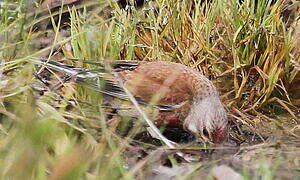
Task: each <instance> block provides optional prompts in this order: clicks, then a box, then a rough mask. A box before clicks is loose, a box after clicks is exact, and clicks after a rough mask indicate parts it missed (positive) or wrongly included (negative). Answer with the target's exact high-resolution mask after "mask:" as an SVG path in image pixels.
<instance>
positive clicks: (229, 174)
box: [210, 165, 243, 180]
mask: <svg viewBox="0 0 300 180" xmlns="http://www.w3.org/2000/svg"><path fill="white" fill-rule="evenodd" d="M210 175H211V176H212V177H213V178H214V179H216V180H227V179H231V180H241V179H243V177H242V176H241V175H240V174H239V173H237V172H235V171H234V170H233V169H232V168H230V167H228V166H226V165H221V166H217V167H214V168H212V170H211V172H210Z"/></svg>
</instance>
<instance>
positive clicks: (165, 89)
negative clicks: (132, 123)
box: [48, 60, 227, 143]
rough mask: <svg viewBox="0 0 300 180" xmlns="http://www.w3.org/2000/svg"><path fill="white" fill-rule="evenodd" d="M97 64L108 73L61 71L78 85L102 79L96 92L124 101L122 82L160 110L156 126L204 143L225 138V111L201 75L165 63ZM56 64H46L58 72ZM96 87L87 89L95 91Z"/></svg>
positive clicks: (212, 86)
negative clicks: (181, 130) (181, 131)
mask: <svg viewBox="0 0 300 180" xmlns="http://www.w3.org/2000/svg"><path fill="white" fill-rule="evenodd" d="M83 62H84V61H83ZM50 63H51V62H50ZM100 64H101V66H102V67H105V68H104V69H110V71H109V72H100V73H95V71H90V70H86V69H81V70H78V69H76V72H74V73H72V72H69V71H71V69H70V68H71V67H70V66H68V67H65V69H67V70H64V72H65V73H68V74H71V75H73V76H75V77H76V80H77V82H79V83H83V82H84V83H85V82H86V80H87V79H89V82H96V81H95V78H99V77H100V78H101V79H104V81H105V87H101V89H100V90H99V92H101V93H103V94H106V95H110V96H114V97H117V98H121V99H126V98H127V95H126V94H125V93H124V91H123V90H122V87H121V86H120V84H119V83H118V81H122V84H123V85H124V86H125V87H126V88H127V89H128V90H129V91H130V92H131V93H132V94H133V95H134V96H135V98H137V100H138V102H140V103H141V104H152V105H155V106H154V107H157V108H158V109H160V110H159V113H158V115H157V116H156V117H155V119H156V120H155V124H157V125H166V126H170V127H181V128H184V129H185V130H187V131H189V132H191V133H193V134H194V135H195V136H196V137H198V138H199V139H201V140H204V141H207V140H212V141H214V142H217V143H219V142H222V141H223V140H224V138H225V137H226V135H227V115H226V111H225V109H224V106H223V105H222V103H221V101H220V98H219V94H218V92H217V89H216V87H215V86H214V85H213V84H212V82H211V81H209V80H208V79H207V78H206V77H204V76H203V75H202V74H201V73H200V72H198V71H195V70H193V69H191V68H189V67H186V66H184V65H182V64H178V63H172V62H166V61H156V62H146V61H114V60H107V61H104V63H100ZM55 65H59V64H57V62H52V64H49V62H48V67H50V68H53V69H57V68H54V67H51V66H55ZM107 65H108V66H109V68H107ZM57 70H61V69H57ZM73 70H74V71H75V69H73ZM67 71H68V72H67ZM116 76H117V77H116ZM85 84H87V83H85ZM96 86H97V85H92V86H90V87H92V88H93V89H95V87H96Z"/></svg>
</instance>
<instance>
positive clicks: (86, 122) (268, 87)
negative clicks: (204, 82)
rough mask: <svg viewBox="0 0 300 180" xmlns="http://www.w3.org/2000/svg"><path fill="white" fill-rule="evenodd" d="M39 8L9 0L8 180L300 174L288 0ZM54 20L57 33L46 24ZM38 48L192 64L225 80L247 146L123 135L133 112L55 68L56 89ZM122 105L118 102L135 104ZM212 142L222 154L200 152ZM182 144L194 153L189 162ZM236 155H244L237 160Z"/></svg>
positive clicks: (1, 171) (0, 49) (57, 54)
mask: <svg viewBox="0 0 300 180" xmlns="http://www.w3.org/2000/svg"><path fill="white" fill-rule="evenodd" d="M95 4H96V5H95ZM38 5H39V4H38V3H33V4H29V2H27V1H22V0H15V1H8V0H6V1H3V2H1V4H0V42H1V43H0V58H1V61H2V64H1V75H0V78H1V82H0V92H1V93H0V95H1V98H0V114H1V116H0V118H1V119H0V122H1V123H0V141H1V143H0V144H1V145H0V159H1V160H0V167H1V168H0V176H1V178H3V179H8V178H10V179H48V178H49V179H134V178H141V179H143V178H145V177H149V176H151V175H153V174H151V173H153V171H154V170H153V169H155V167H159V166H163V167H165V168H169V169H168V173H169V174H168V173H165V172H164V171H162V170H161V169H159V171H158V172H159V173H160V175H162V174H164V175H166V174H167V175H170V176H171V175H175V176H176V177H177V178H178V179H184V178H186V179H189V178H191V177H197V176H198V177H199V176H200V175H201V177H208V174H209V170H210V169H211V168H213V167H214V166H215V165H218V164H227V165H228V166H231V167H232V168H233V169H235V170H236V171H237V172H239V173H240V174H242V175H243V177H244V178H245V179H252V177H253V178H254V179H273V178H276V177H278V178H282V177H289V178H295V177H296V178H297V177H299V176H300V175H299V158H298V157H299V153H298V152H299V140H297V138H298V139H299V135H300V134H299V120H298V119H299V118H298V116H297V115H296V114H295V112H296V111H297V110H299V107H297V106H296V104H293V102H294V99H292V97H291V96H292V95H293V94H290V93H289V92H291V91H290V89H288V84H289V83H291V82H293V80H294V79H295V78H296V77H297V73H298V72H299V69H298V70H297V69H296V68H295V64H297V63H298V64H299V63H300V58H299V53H298V52H295V51H293V49H295V46H297V44H295V41H294V36H293V35H294V34H293V33H294V29H293V27H294V25H295V24H296V23H297V20H296V18H295V19H294V20H289V21H288V23H289V25H287V24H286V22H285V21H284V17H282V11H283V9H284V7H285V4H284V3H282V2H277V3H275V4H271V1H269V0H261V1H259V2H258V3H257V4H255V3H254V1H250V0H245V2H244V3H243V4H238V3H237V1H235V0H218V1H214V2H212V3H211V4H209V3H204V4H201V3H200V2H195V3H192V2H191V1H178V2H177V1H176V2H174V1H171V0H164V1H161V0H158V1H155V2H154V1H151V2H148V4H147V5H146V6H145V7H144V8H142V9H135V8H133V7H132V9H131V13H127V12H126V11H124V10H122V9H120V8H119V7H118V5H117V3H116V2H113V1H98V2H97V3H87V4H81V5H78V6H76V7H77V8H80V10H78V9H76V8H75V7H67V6H64V7H65V8H64V9H61V10H58V11H55V12H52V13H51V14H50V15H49V14H47V13H44V14H43V13H41V14H37V15H35V14H34V13H32V12H33V11H28V10H27V9H28V8H27V7H35V6H38ZM33 9H34V8H33ZM26 11H27V12H26ZM47 12H48V10H47ZM63 12H69V14H70V21H67V22H66V24H63V23H60V22H63V21H64V20H65V19H64V15H65V14H62V13H63ZM108 12H111V14H109V13H108ZM298 15H299V14H298ZM296 16H297V14H296ZM45 19H48V21H49V22H50V25H51V26H52V27H51V28H50V29H45V23H46V22H44V20H45ZM62 28H66V29H68V31H69V33H70V36H67V37H66V36H64V35H63V33H62V31H61V29H62ZM49 34H50V35H52V40H51V41H52V43H48V44H47V45H46V47H43V46H44V45H43V44H41V43H39V42H42V41H43V40H45V39H49V36H48V35H49ZM50 39H51V38H50ZM70 47H72V48H71V50H70ZM38 56H44V57H46V58H50V59H55V58H56V59H60V58H61V57H67V58H80V59H93V60H99V61H100V60H101V59H104V58H106V59H138V60H147V61H155V60H165V61H174V62H178V63H182V64H185V65H187V66H190V67H192V68H193V69H195V70H198V71H200V72H202V73H203V74H204V75H205V76H206V77H209V78H210V79H211V80H212V81H213V82H214V84H216V86H217V87H218V89H219V90H220V92H221V97H222V99H223V102H224V104H225V105H226V106H227V108H228V110H229V116H230V117H232V125H233V127H232V129H231V132H230V134H231V136H234V137H235V138H238V139H239V140H238V141H240V142H246V143H242V146H241V147H240V146H237V147H227V146H224V147H223V146H222V147H214V146H212V147H211V146H208V147H205V146H202V145H197V144H192V145H180V146H179V147H177V148H175V150H174V149H173V150H172V149H169V148H167V147H166V146H155V145H153V143H145V142H141V141H140V140H136V139H134V137H136V136H137V135H138V134H139V133H140V132H142V131H145V128H144V127H143V124H142V122H141V123H136V125H135V126H134V128H132V129H130V130H129V133H127V135H125V137H124V136H122V135H120V133H119V132H120V131H121V130H120V129H126V127H127V126H130V125H129V124H128V123H127V122H129V121H130V120H131V119H132V117H131V114H130V112H128V111H125V113H123V114H122V113H120V115H118V116H117V117H115V118H110V116H111V114H114V112H110V109H109V108H103V106H101V103H102V102H103V101H105V99H103V97H102V96H101V95H100V94H99V93H97V92H95V91H92V90H90V89H88V88H86V87H84V86H79V85H76V84H74V83H72V82H65V81H64V80H63V79H62V76H61V74H58V73H55V72H52V73H50V74H48V75H47V74H46V76H49V77H51V80H50V85H49V86H45V85H43V84H42V83H41V82H40V81H38V80H37V79H36V78H35V77H34V74H35V73H36V72H39V71H41V72H42V70H41V69H37V67H35V66H34V65H33V64H31V63H28V60H29V59H30V58H32V57H38ZM291 60H293V61H291ZM69 63H72V62H69ZM73 63H74V62H73ZM74 65H76V66H79V67H87V68H93V65H91V64H88V63H82V62H75V63H74ZM118 103H119V102H118ZM123 104H124V103H120V106H121V109H123V108H124V109H127V108H128V106H127V105H126V104H124V105H123ZM297 118H298V119H297ZM138 122H140V121H138ZM123 126H124V127H123ZM235 128H236V129H235ZM257 137H260V138H258V139H260V140H257V141H256V140H255V138H257ZM266 137H269V140H267V141H266V139H267V138H266ZM272 137H273V138H274V139H275V140H273V141H272ZM270 139H271V140H270ZM154 144H155V143H154ZM253 144H258V145H253ZM210 148H212V149H214V148H216V150H215V151H216V153H214V154H218V152H219V154H220V152H221V155H215V156H208V157H207V155H206V154H203V153H201V152H202V151H199V149H202V150H203V149H204V150H209V149H210ZM232 149H234V150H235V151H234V150H232ZM179 150H181V151H180V152H183V153H184V154H186V155H189V156H191V157H193V158H195V159H196V160H194V161H193V162H192V163H182V162H181V161H182V159H180V158H178V157H177V154H176V153H178V152H179ZM228 151H229V152H228ZM232 151H233V152H232ZM236 156H238V162H236V161H235V162H233V159H234V158H236ZM199 157H202V158H203V159H202V160H199V159H200V158H199ZM273 163H274V166H271V164H273ZM297 163H298V165H297ZM166 164H168V166H166ZM199 164H200V165H199ZM240 164H241V165H240ZM170 167H171V168H170ZM175 167H180V168H181V169H184V170H183V171H177V170H176V168H175ZM297 172H298V173H297ZM167 175H166V177H167ZM153 177H155V176H154V175H153Z"/></svg>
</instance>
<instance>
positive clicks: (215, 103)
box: [183, 95, 228, 143]
mask: <svg viewBox="0 0 300 180" xmlns="http://www.w3.org/2000/svg"><path fill="white" fill-rule="evenodd" d="M227 124H228V119H227V115H226V110H225V109H224V106H223V105H222V103H221V101H220V98H219V96H218V95H210V96H206V97H204V98H203V97H197V98H195V99H194V101H193V104H192V105H191V108H190V112H189V114H188V116H187V117H186V119H185V120H184V124H183V126H184V128H185V129H186V130H187V131H190V132H191V133H193V134H194V135H195V136H196V137H197V138H198V139H199V140H201V141H204V142H207V141H212V142H215V143H221V142H222V141H223V140H224V139H225V138H226V136H227Z"/></svg>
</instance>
